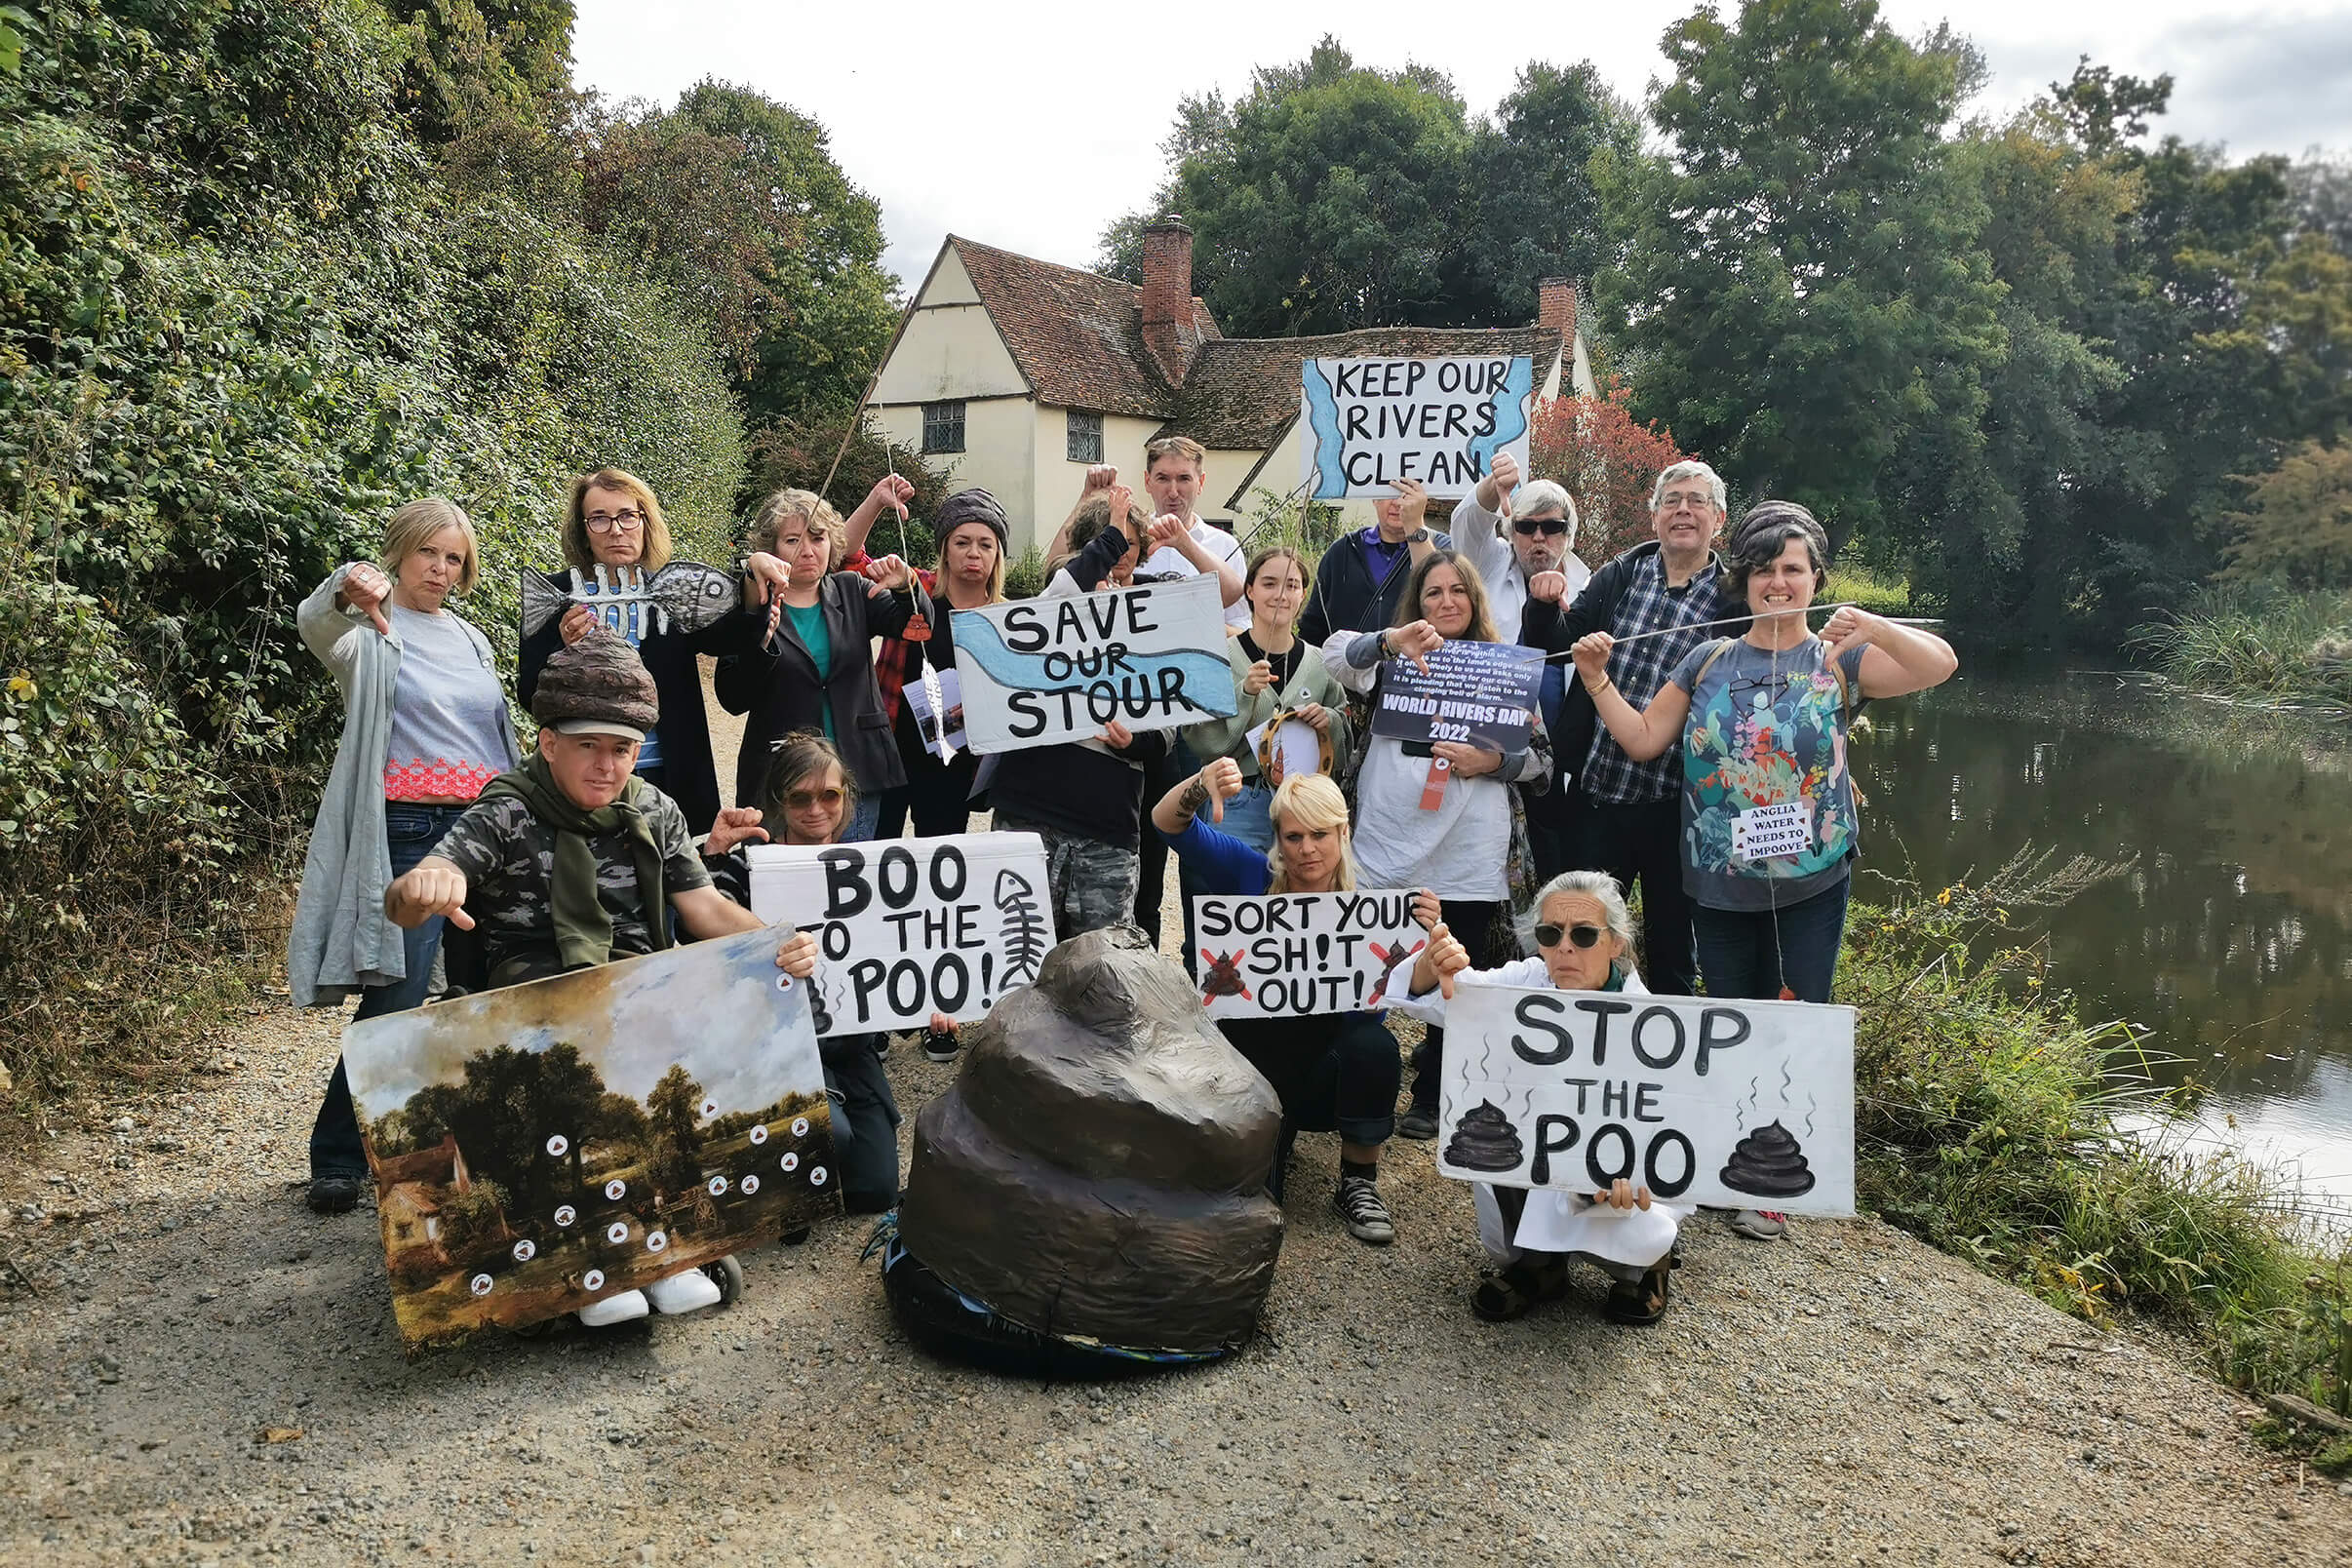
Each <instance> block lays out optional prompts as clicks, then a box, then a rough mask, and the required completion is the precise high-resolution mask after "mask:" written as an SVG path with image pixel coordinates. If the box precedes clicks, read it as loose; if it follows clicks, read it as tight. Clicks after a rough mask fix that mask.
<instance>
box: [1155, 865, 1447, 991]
mask: <svg viewBox="0 0 2352 1568" xmlns="http://www.w3.org/2000/svg"><path fill="white" fill-rule="evenodd" d="M1193 923H1194V925H1195V927H1196V930H1195V934H1196V936H1197V937H1198V938H1199V940H1200V1002H1201V1005H1202V1006H1204V1007H1206V1008H1207V1009H1208V1015H1209V1016H1210V1017H1211V1018H1297V1017H1303V1016H1306V1015H1309V1014H1313V1013H1339V1012H1354V1011H1356V1010H1357V1009H1359V1008H1371V1007H1378V1006H1379V1005H1380V1004H1381V1000H1382V986H1383V984H1384V983H1385V982H1386V980H1387V978H1388V973H1389V970H1390V968H1391V966H1392V965H1393V964H1394V963H1395V962H1396V961H1397V960H1399V959H1401V958H1404V957H1405V956H1406V955H1408V954H1412V953H1417V952H1419V951H1420V949H1421V947H1422V945H1423V943H1425V942H1426V941H1428V939H1429V938H1428V933H1426V932H1424V931H1423V930H1422V928H1421V927H1420V926H1419V925H1416V924H1415V923H1413V895H1412V894H1411V893H1409V892H1357V893H1271V894H1268V895H1267V896H1265V897H1263V898H1241V897H1233V896H1226V895H1221V894H1202V895H1199V896H1197V897H1196V898H1195V899H1194V900H1193Z"/></svg>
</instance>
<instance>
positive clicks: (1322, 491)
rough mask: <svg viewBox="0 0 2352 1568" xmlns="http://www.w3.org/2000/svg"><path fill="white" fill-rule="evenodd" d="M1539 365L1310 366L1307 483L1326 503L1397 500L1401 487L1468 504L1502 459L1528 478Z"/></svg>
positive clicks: (1304, 379) (1502, 358) (1342, 362)
mask: <svg viewBox="0 0 2352 1568" xmlns="http://www.w3.org/2000/svg"><path fill="white" fill-rule="evenodd" d="M1535 391H1536V385H1535V361H1534V360H1533V359H1532V358H1530V357H1529V356H1527V355H1525V354H1520V355H1515V356H1514V355H1508V354H1487V355H1477V356H1464V357H1456V358H1449V359H1311V360H1305V361H1302V362H1301V366H1300V388H1299V429H1300V431H1301V432H1302V435H1301V439H1300V442H1299V452H1300V460H1301V463H1302V472H1301V474H1300V478H1301V480H1302V481H1303V482H1304V483H1305V484H1307V485H1308V486H1310V487H1311V492H1312V493H1313V496H1314V498H1315V499H1317V500H1323V501H1336V500H1344V499H1349V498H1352V497H1356V496H1377V495H1393V494H1395V493H1396V483H1397V481H1398V480H1404V479H1409V480H1413V481H1416V482H1417V483H1419V484H1420V485H1422V486H1423V487H1424V488H1426V489H1427V490H1429V492H1430V493H1431V494H1432V495H1464V494H1468V493H1469V492H1470V489H1471V488H1472V487H1473V486H1475V485H1476V484H1477V483H1478V481H1480V480H1481V479H1484V478H1485V477H1486V475H1487V473H1488V471H1489V470H1490V469H1492V468H1493V467H1494V464H1495V454H1496V453H1497V452H1504V451H1508V452H1509V453H1510V454H1511V455H1512V456H1514V457H1516V458H1517V459H1518V461H1519V470H1520V472H1522V473H1524V472H1526V470H1527V442H1528V409H1529V405H1530V403H1531V402H1532V400H1533V398H1534V396H1535Z"/></svg>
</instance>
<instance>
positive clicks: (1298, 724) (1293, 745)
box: [1242, 719, 1323, 790]
mask: <svg viewBox="0 0 2352 1568" xmlns="http://www.w3.org/2000/svg"><path fill="white" fill-rule="evenodd" d="M1272 722H1273V721H1271V720H1269V721H1268V723H1272ZM1242 738H1243V740H1244V742H1245V743H1246V744H1247V745H1248V747H1249V750H1250V755H1251V756H1253V757H1255V756H1258V755H1259V754H1260V748H1262V747H1263V746H1264V745H1265V744H1266V725H1259V726H1258V727H1257V728H1255V729H1253V730H1251V731H1250V732H1249V733H1248V734H1247V735H1245V736H1244V737H1242ZM1274 739H1275V740H1277V741H1278V742H1280V745H1279V746H1278V747H1276V749H1275V751H1274V771H1273V772H1271V773H1268V774H1265V775H1264V777H1263V779H1262V782H1263V783H1264V784H1265V785H1266V787H1267V788H1268V789H1270V790H1273V789H1279V788H1281V786H1282V780H1284V779H1286V778H1289V777H1291V776H1292V775H1293V774H1299V775H1302V776H1304V775H1309V774H1314V773H1319V772H1321V771H1322V770H1323V737H1322V735H1321V734H1320V733H1319V732H1317V731H1316V729H1315V727H1314V725H1311V724H1309V723H1308V722H1307V721H1306V720H1304V719H1285V720H1283V721H1282V727H1281V728H1279V729H1277V730H1275V731H1274Z"/></svg>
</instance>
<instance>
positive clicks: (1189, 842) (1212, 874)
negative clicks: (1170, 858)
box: [1168, 816, 1274, 898]
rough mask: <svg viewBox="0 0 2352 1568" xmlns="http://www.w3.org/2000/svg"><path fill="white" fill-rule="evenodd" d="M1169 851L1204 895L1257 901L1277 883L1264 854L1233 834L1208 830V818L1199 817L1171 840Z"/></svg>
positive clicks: (1213, 829)
mask: <svg viewBox="0 0 2352 1568" xmlns="http://www.w3.org/2000/svg"><path fill="white" fill-rule="evenodd" d="M1168 847H1169V848H1171V849H1173V850H1175V851H1176V858H1177V859H1179V860H1181V861H1183V862H1184V869H1185V870H1187V871H1189V872H1191V873H1192V874H1193V882H1194V885H1195V886H1196V888H1198V890H1199V891H1201V892H1204V893H1216V894H1219V895H1221V896H1225V897H1239V898H1256V897H1259V896H1260V895H1261V894H1263V893H1264V892H1265V891H1266V884H1267V883H1268V882H1272V881H1273V880H1274V873H1273V872H1272V871H1271V870H1269V869H1268V867H1267V864H1266V852H1265V851H1264V850H1262V849H1252V848H1251V847H1250V846H1249V845H1248V844H1245V843H1242V842H1241V841H1240V840H1238V839H1236V838H1235V837H1234V836H1233V835H1232V834H1230V833H1220V832H1219V831H1218V830H1217V829H1215V828H1212V827H1210V826H1209V823H1208V819H1207V818H1206V817H1199V816H1196V817H1195V818H1193V820H1192V821H1190V822H1188V823H1186V824H1185V825H1184V831H1183V832H1182V833H1179V834H1176V835H1175V836H1174V837H1172V838H1170V839H1169V840H1168Z"/></svg>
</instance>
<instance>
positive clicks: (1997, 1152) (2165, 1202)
mask: <svg viewBox="0 0 2352 1568" xmlns="http://www.w3.org/2000/svg"><path fill="white" fill-rule="evenodd" d="M2099 869H2100V868H2097V867H2090V866H2087V865H2086V864H2085V863H2082V862H2077V863H2076V864H2075V865H2074V866H2072V867H2067V868H2059V869H2058V873H2057V874H2056V879H2057V881H2058V882H2059V883H2061V884H2062V882H2063V881H2064V879H2066V878H2067V877H2068V876H2072V877H2073V878H2074V880H2075V881H2076V882H2078V883H2079V882H2082V881H2083V880H2085V879H2086V878H2089V877H2093V876H2096V875H2097V872H2098V871H2099ZM2053 882H2054V878H2053V875H2052V874H2051V872H2050V869H2049V868H2048V867H2047V866H2046V865H2045V864H2043V863H2041V862H2036V861H2032V860H2030V859H2027V858H2025V857H2020V858H2019V860H2018V861H2013V862H2012V863H2011V865H2010V866H2008V867H2004V868H2003V869H2002V871H2001V872H2000V873H1996V874H1995V875H1994V876H1993V877H1992V878H1991V879H1989V880H1987V881H1986V882H1984V883H1983V884H1981V885H1980V886H1976V887H1970V886H1967V885H1955V886H1952V887H1947V888H1943V889H1940V890H1939V891H1938V892H1937V893H1936V894H1934V895H1923V894H1921V893H1919V892H1918V891H1916V890H1907V889H1906V890H1903V891H1901V892H1899V893H1898V895H1897V896H1896V897H1895V898H1894V899H1893V900H1892V901H1890V902H1889V903H1887V904H1885V905H1883V906H1876V907H1872V906H1865V905H1860V904H1858V905H1857V906H1856V908H1855V911H1854V915H1853V919H1852V921H1851V922H1850V924H1849V926H1848V934H1847V946H1846V955H1845V961H1844V967H1843V968H1842V969H1841V972H1840V975H1839V993H1840V998H1841V1000H1845V1001H1848V1002H1850V1003H1852V1004H1853V1005H1854V1006H1855V1007H1856V1009H1857V1013H1858V1025H1857V1037H1856V1041H1855V1051H1856V1060H1855V1087H1856V1101H1857V1104H1856V1111H1857V1129H1856V1158H1857V1162H1858V1177H1859V1180H1860V1184H1861V1192H1862V1200H1863V1202H1864V1203H1865V1204H1866V1205H1868V1206H1870V1207H1874V1208H1875V1209H1876V1210H1877V1211H1878V1212H1879V1213H1880V1214H1881V1215H1883V1216H1884V1217H1885V1218H1886V1219H1887V1220H1888V1221H1890V1222H1891V1223H1893V1224H1895V1225H1898V1226H1901V1228H1902V1229H1904V1230H1906V1231H1909V1232H1911V1233H1913V1234H1914V1235H1918V1236H1920V1237H1922V1238H1923V1239H1925V1240H1927V1241H1929V1242H1932V1243H1933V1244H1934V1245H1936V1246H1938V1247H1940V1248H1941V1249H1942V1250H1944V1251H1947V1252H1951V1253H1953V1254H1955V1255H1957V1256H1960V1257H1964V1258H1968V1259H1970V1260H1972V1261H1974V1262H1975V1263H1976V1264H1977V1265H1978V1266H1979V1267H1980V1268H1981V1269H1983V1270H1985V1271H1986V1272H1987V1273H1990V1274H1997V1275H1999V1276H2001V1277H2004V1278H2008V1279H2011V1280H2014V1281H2016V1282H2017V1283H2019V1284H2020V1285H2022V1286H2024V1287H2025V1288H2027V1289H2029V1290H2031V1291H2033V1292H2035V1293H2036V1294H2037V1295H2039V1296H2041V1297H2042V1298H2043V1299H2044V1300H2046V1301H2048V1302H2050V1303H2051V1304H2052V1305H2054V1306H2056V1307H2058V1308H2059V1309H2060V1310H2062V1311H2064V1312H2067V1313H2073V1314H2074V1315H2075V1316H2078V1317H2081V1318H2084V1319H2086V1320H2088V1321H2091V1322H2095V1323H2107V1322H2111V1321H2115V1320H2119V1319H2125V1318H2131V1319H2136V1320H2140V1321H2146V1322H2153V1323H2157V1324H2160V1325H2163V1326H2165V1327H2167V1328H2170V1329H2173V1330H2176V1331H2178V1332H2180V1333H2183V1334H2185V1335H2186V1336H2188V1337H2189V1338H2190V1339H2191V1340H2192V1341H2193V1342H2194V1343H2196V1344H2197V1345H2198V1346H2199V1347H2200V1348H2201V1349H2202V1350H2203V1351H2204V1352H2205V1353H2206V1354H2207V1355H2208V1356H2209V1357H2210V1358H2211V1360H2212V1361H2213V1364H2214V1366H2215V1370H2216V1371H2218V1372H2219V1373H2220V1374H2221V1375H2222V1376H2223V1377H2225V1378H2226V1379H2228V1380H2229V1381H2230V1382H2232V1383H2234V1384H2236V1385H2238V1386H2240V1387H2243V1388H2248V1389H2253V1390H2256V1391H2260V1392H2293V1393H2296V1394H2299V1395H2301V1396H2303V1397H2305V1398H2308V1399H2310V1400H2311V1401H2312V1402H2313V1403H2315V1404H2318V1405H2321V1406H2323V1407H2327V1408H2332V1409H2337V1410H2344V1409H2347V1408H2352V1385H2348V1383H2347V1371H2348V1370H2352V1361H2348V1360H2347V1358H2348V1357H2352V1342H2348V1341H2347V1339H2346V1328H2345V1319H2346V1314H2347V1306H2348V1304H2352V1283H2348V1281H2347V1277H2346V1271H2347V1265H2348V1263H2352V1254H2347V1253H2346V1252H2345V1247H2344V1241H2343V1238H2342V1236H2341V1235H2334V1236H2330V1235H2327V1234H2326V1233H2324V1232H2323V1231H2322V1230H2320V1229H2319V1227H2318V1226H2317V1225H2316V1224H2315V1223H2314V1222H2313V1220H2312V1219H2311V1218H2310V1217H2309V1216H2308V1215H2307V1214H2306V1213H2305V1212H2303V1210H2302V1205H2301V1203H2300V1201H2299V1197H2298V1195H2297V1194H2296V1193H2295V1192H2293V1190H2292V1189H2291V1188H2289V1187H2288V1186H2286V1184H2284V1183H2283V1182H2282V1180H2281V1179H2280V1178H2278V1177H2277V1176H2275V1175H2274V1174H2273V1173H2271V1172H2269V1171H2267V1170H2265V1169H2263V1168H2261V1167H2259V1166H2257V1165H2254V1164H2253V1163H2250V1162H2248V1161H2246V1160H2244V1159H2241V1158H2239V1157H2238V1156H2236V1155H2234V1154H2233V1153H2231V1152H2229V1151H2227V1150H2223V1149H2218V1148H2215V1147H2213V1146H2211V1145H2209V1144H2204V1143H2202V1142H2199V1141H2197V1140H2194V1139H2193V1138H2192V1137H2191V1136H2190V1133H2191V1124H2190V1122H2189V1121H2188V1119H2187V1113H2188V1112H2189V1110H2190V1109H2191V1108H2192V1106H2193V1101H2194V1094H2195V1091H2194V1090H2162V1089H2158V1088H2156V1087H2154V1086H2153V1084H2152V1082H2151V1081H2150V1074H2149V1073H2148V1071H2147V1068H2148V1060H2147V1057H2146V1056H2145V1054H2144V1050H2143V1045H2142V1041H2141V1040H2140V1039H2139V1038H2138V1037H2137V1036H2136V1034H2135V1032H2134V1031H2132V1030H2131V1029H2130V1028H2129V1027H2128V1026H2126V1025H2123V1024H2120V1023H2104V1024H2095V1025H2085V1024H2084V1023H2082V1022H2081V1020H2079V1019H2078V1018H2077V1017H2076V1016H2075V1015H2074V1012H2073V1010H2072V1005H2071V1003H2070V1001H2069V1000H2067V999H2065V998H2064V997H2063V996H2060V995H2056V994H2054V993H2053V991H2052V989H2051V987H2050V984H2049V976H2048V973H2047V969H2046V956H2045V954H2044V953H2043V951H2042V949H2041V947H2040V946H2039V945H2038V944H2035V943H2032V942H2029V941H2026V940H2023V939H2022V938H2021V937H2020V936H2019V927H2018V922H2019V920H2020V919H2021V918H2022V917H2023V914H2024V906H2026V905H2028V904H2031V903H2043V904H2048V903H2054V902H2058V901H2059V899H2060V897H2062V894H2063V892H2064V888H2063V886H2062V885H2058V886H2057V887H2055V889H2054V886H2053Z"/></svg>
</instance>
